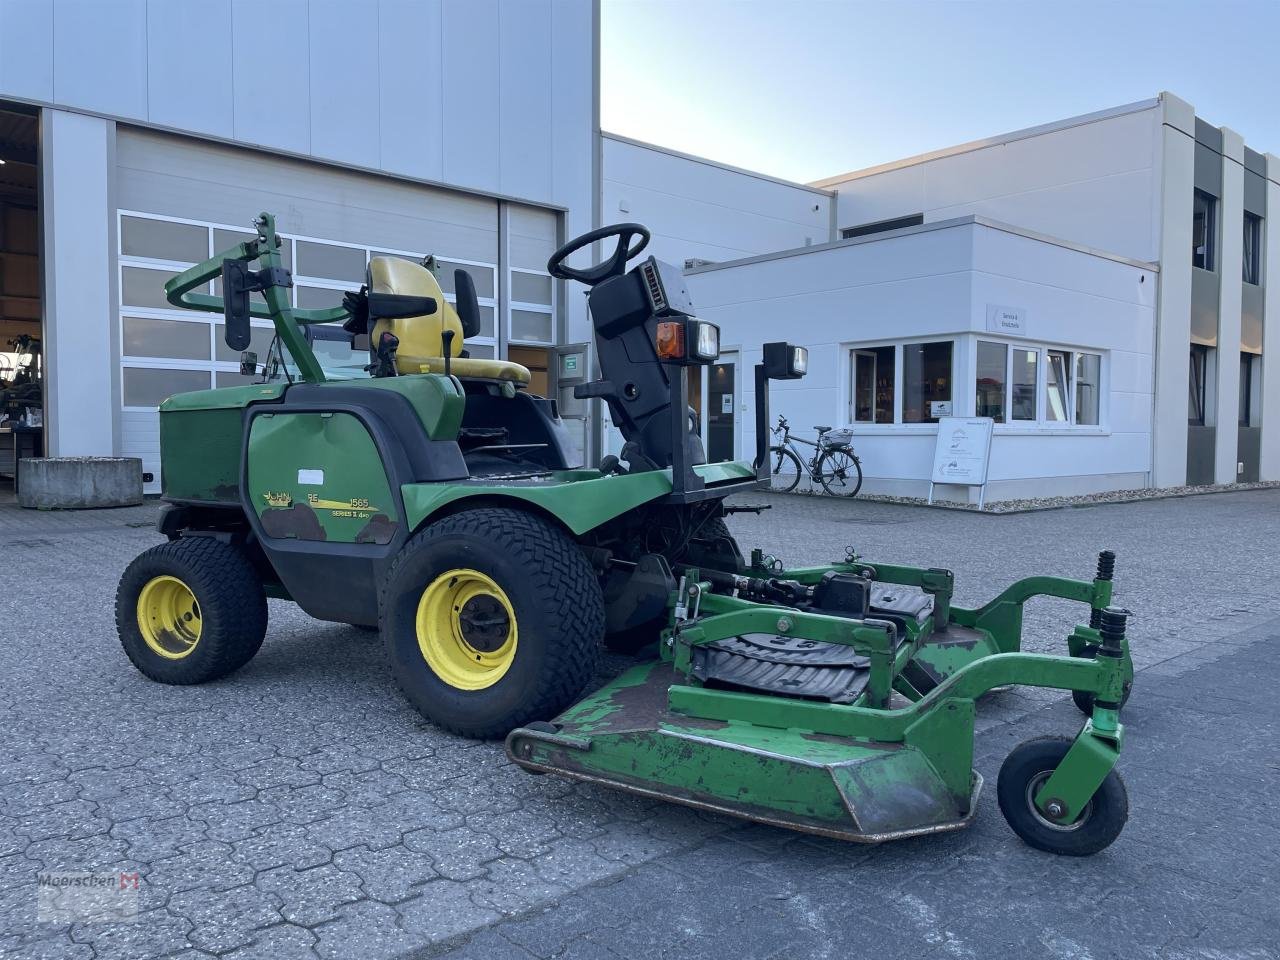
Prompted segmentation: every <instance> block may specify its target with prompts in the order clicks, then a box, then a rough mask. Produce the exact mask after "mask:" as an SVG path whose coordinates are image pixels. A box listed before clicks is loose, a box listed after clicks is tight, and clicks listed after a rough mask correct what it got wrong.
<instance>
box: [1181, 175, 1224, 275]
mask: <svg viewBox="0 0 1280 960" xmlns="http://www.w3.org/2000/svg"><path fill="white" fill-rule="evenodd" d="M1183 209H1185V207H1184V208H1183ZM1217 230H1218V201H1217V200H1216V199H1215V198H1214V197H1211V196H1210V195H1209V194H1207V193H1205V192H1204V191H1203V190H1197V191H1196V192H1195V201H1194V205H1193V206H1192V213H1191V265H1192V266H1193V267H1199V268H1200V269H1201V270H1213V269H1215V263H1214V257H1215V255H1216V251H1215V249H1214V247H1215V246H1216V243H1215V241H1216V234H1217Z"/></svg>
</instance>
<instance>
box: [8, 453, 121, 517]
mask: <svg viewBox="0 0 1280 960" xmlns="http://www.w3.org/2000/svg"><path fill="white" fill-rule="evenodd" d="M140 503H142V461H141V460H139V459H138V458H137V457H33V458H27V459H24V460H19V461H18V504H19V505H20V506H23V507H26V508H27V509H28V510H88V509H94V508H99V507H133V506H137V505H138V504H140Z"/></svg>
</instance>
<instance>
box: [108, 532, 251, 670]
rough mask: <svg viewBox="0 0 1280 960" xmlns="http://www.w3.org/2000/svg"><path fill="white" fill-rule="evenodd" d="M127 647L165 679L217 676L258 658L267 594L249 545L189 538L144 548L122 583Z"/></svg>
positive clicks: (119, 594) (121, 622) (120, 611)
mask: <svg viewBox="0 0 1280 960" xmlns="http://www.w3.org/2000/svg"><path fill="white" fill-rule="evenodd" d="M116 630H117V631H118V633H119V635H120V643H121V645H122V646H123V647H124V652H125V654H126V655H127V656H128V657H129V659H130V660H131V661H132V662H133V665H134V666H135V667H137V668H138V669H139V670H140V671H141V672H142V673H143V674H144V675H145V676H147V677H150V678H151V679H152V680H155V681H157V682H159V683H169V684H179V685H185V684H193V683H206V682H208V681H210V680H217V679H219V678H220V677H225V676H227V675H228V674H230V673H234V672H235V671H236V670H239V669H240V668H241V667H243V666H244V665H245V664H246V663H248V662H249V661H250V660H252V659H253V657H254V655H255V654H256V653H257V652H258V650H259V649H260V648H261V647H262V640H263V638H264V637H265V636H266V633H267V597H266V593H265V592H264V591H263V589H262V581H261V579H260V578H259V576H258V574H257V572H256V571H255V570H254V567H253V564H252V563H251V562H250V560H249V558H248V557H246V556H245V554H244V552H243V551H242V550H241V549H240V548H239V547H236V546H234V545H232V544H230V543H226V542H223V541H221V540H215V539H214V538H212V537H183V538H181V539H179V540H174V541H173V542H171V543H163V544H160V545H159V546H156V547H152V548H151V549H150V550H147V551H146V552H144V553H142V554H141V555H140V556H139V557H138V558H137V559H135V560H134V561H133V563H131V564H129V566H128V567H127V568H126V569H125V572H124V576H122V577H121V578H120V586H119V587H118V588H117V590H116Z"/></svg>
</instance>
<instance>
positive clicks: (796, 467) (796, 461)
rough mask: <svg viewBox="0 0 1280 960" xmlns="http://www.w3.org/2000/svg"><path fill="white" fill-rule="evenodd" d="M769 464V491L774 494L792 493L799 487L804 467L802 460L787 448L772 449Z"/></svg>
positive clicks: (770, 449)
mask: <svg viewBox="0 0 1280 960" xmlns="http://www.w3.org/2000/svg"><path fill="white" fill-rule="evenodd" d="M769 463H770V466H771V469H770V471H769V489H770V490H772V491H773V492H774V493H790V492H791V491H792V490H794V489H795V488H796V487H797V486H798V485H799V483H800V474H801V473H802V472H803V470H804V467H803V466H801V464H800V458H799V457H797V456H796V455H795V454H794V453H792V452H791V451H790V450H788V449H787V448H786V447H770V448H769ZM788 470H790V471H791V472H790V473H788V472H787V471H788Z"/></svg>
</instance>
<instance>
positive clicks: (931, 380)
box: [902, 340, 954, 423]
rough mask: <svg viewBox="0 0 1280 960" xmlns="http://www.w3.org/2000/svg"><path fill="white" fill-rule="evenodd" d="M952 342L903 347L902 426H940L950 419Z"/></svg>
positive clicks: (945, 341) (943, 341)
mask: <svg viewBox="0 0 1280 960" xmlns="http://www.w3.org/2000/svg"><path fill="white" fill-rule="evenodd" d="M953 347H954V344H953V343H952V341H950V340H941V341H938V342H936V343H907V344H903V346H902V422H903V423H937V422H938V418H939V417H948V416H951V413H952V409H951V355H952V353H953V352H954V350H953Z"/></svg>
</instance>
